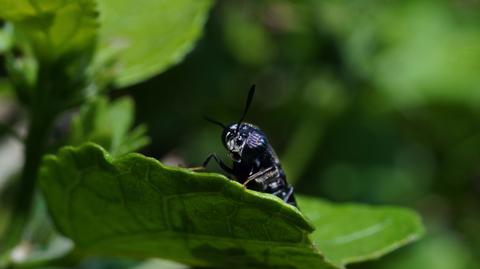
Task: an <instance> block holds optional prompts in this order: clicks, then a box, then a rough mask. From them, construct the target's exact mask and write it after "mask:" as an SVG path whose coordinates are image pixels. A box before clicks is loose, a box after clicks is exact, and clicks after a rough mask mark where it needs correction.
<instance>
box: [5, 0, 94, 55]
mask: <svg viewBox="0 0 480 269" xmlns="http://www.w3.org/2000/svg"><path fill="white" fill-rule="evenodd" d="M0 6H2V9H1V11H0V17H2V18H4V19H6V20H9V21H11V22H13V24H14V26H15V30H16V32H17V35H18V39H20V40H26V41H27V42H26V45H29V46H31V47H32V49H33V50H34V52H35V54H36V55H37V57H38V58H42V59H48V60H52V59H56V58H57V57H59V56H61V55H65V54H69V53H72V52H81V51H84V50H86V49H87V48H89V49H90V48H92V47H93V45H94V44H95V42H94V41H95V38H96V33H97V27H98V23H97V15H98V14H97V11H96V4H95V1H94V0H77V1H74V0H66V1H62V0H44V1H39V0H31V1H28V0H0Z"/></svg>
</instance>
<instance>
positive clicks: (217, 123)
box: [203, 116, 227, 129]
mask: <svg viewBox="0 0 480 269" xmlns="http://www.w3.org/2000/svg"><path fill="white" fill-rule="evenodd" d="M203 118H204V119H205V120H206V121H208V122H210V123H213V124H215V125H218V126H220V127H222V128H223V129H225V128H227V126H225V124H223V123H221V122H219V121H217V120H214V119H212V118H210V117H207V116H203Z"/></svg>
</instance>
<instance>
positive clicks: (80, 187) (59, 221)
mask: <svg viewBox="0 0 480 269" xmlns="http://www.w3.org/2000/svg"><path fill="white" fill-rule="evenodd" d="M40 186H41V188H42V190H43V192H44V194H45V197H46V200H47V203H48V205H49V208H50V212H51V215H52V217H53V219H54V221H55V224H56V226H57V228H58V229H59V230H60V231H61V233H63V234H64V235H66V236H67V237H69V238H71V239H72V240H73V241H74V242H75V243H76V247H77V248H78V249H80V250H81V251H82V252H83V253H85V254H87V255H88V254H89V255H114V256H119V255H122V256H128V257H160V258H166V259H171V260H176V261H179V262H182V263H185V264H189V265H194V266H215V267H224V268H229V267H236V268H238V267H243V268H284V267H285V268H320V269H321V268H335V267H333V266H332V265H329V264H328V263H326V262H325V261H324V259H323V258H322V256H321V255H320V254H319V252H318V251H317V250H316V249H315V247H314V246H313V244H312V242H311V241H310V239H309V238H308V234H309V233H310V232H312V230H313V227H312V226H311V225H310V223H309V222H308V221H307V220H306V219H305V218H304V217H303V216H302V214H301V213H300V212H299V211H298V210H297V209H296V208H294V207H292V206H290V205H287V204H285V203H284V202H283V201H281V200H280V199H278V198H277V197H275V196H273V195H270V194H264V193H259V192H255V191H251V190H247V189H245V188H243V187H242V186H241V185H240V184H239V183H236V182H234V181H231V180H228V179H227V178H225V177H223V176H221V175H218V174H207V173H194V172H191V171H190V170H188V169H181V168H172V167H166V166H163V165H162V164H160V163H159V162H158V161H156V160H154V159H151V158H147V157H145V156H142V155H139V154H129V155H124V156H123V157H120V158H117V159H111V157H109V156H108V155H107V153H106V152H105V151H104V150H102V149H101V148H100V147H98V146H96V145H93V144H87V145H84V146H82V147H79V148H72V147H65V148H64V149H62V150H61V151H60V153H59V154H58V157H55V156H48V157H46V159H45V162H44V165H43V168H42V170H41V178H40Z"/></svg>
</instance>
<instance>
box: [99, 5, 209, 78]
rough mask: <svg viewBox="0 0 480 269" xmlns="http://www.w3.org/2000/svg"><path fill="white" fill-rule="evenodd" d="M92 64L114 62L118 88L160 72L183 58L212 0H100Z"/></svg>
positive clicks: (198, 30) (195, 37) (191, 44)
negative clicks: (97, 50)
mask: <svg viewBox="0 0 480 269" xmlns="http://www.w3.org/2000/svg"><path fill="white" fill-rule="evenodd" d="M98 4H99V10H100V20H101V28H100V50H99V52H98V54H97V57H96V60H97V63H105V61H107V62H108V61H111V60H112V59H111V58H112V57H113V58H114V60H115V66H114V77H115V81H116V83H117V84H118V86H127V85H131V84H134V83H137V82H139V81H142V80H144V79H147V78H149V77H151V76H153V75H156V74H158V73H160V72H161V71H163V70H165V69H166V68H167V67H169V66H170V65H172V64H175V63H177V62H179V61H180V60H182V59H183V57H184V56H185V54H186V53H188V52H189V51H190V50H191V49H192V46H193V43H194V42H195V41H196V40H197V39H198V37H199V36H200V34H201V31H202V27H203V25H204V22H205V20H206V18H207V14H208V10H209V8H210V6H211V4H212V0H175V1H168V0H156V1H150V0H139V1H134V2H132V1H126V0H101V1H99V3H98Z"/></svg>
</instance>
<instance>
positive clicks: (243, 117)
mask: <svg viewBox="0 0 480 269" xmlns="http://www.w3.org/2000/svg"><path fill="white" fill-rule="evenodd" d="M254 94H255V84H253V85H252V87H250V90H249V91H248V97H247V103H246V104H245V109H244V110H243V114H242V117H241V118H240V120H239V121H238V124H237V126H238V127H237V130H239V129H240V124H241V123H242V121H243V119H245V116H246V115H247V112H248V109H249V108H250V104H251V103H252V100H253V95H254Z"/></svg>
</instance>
